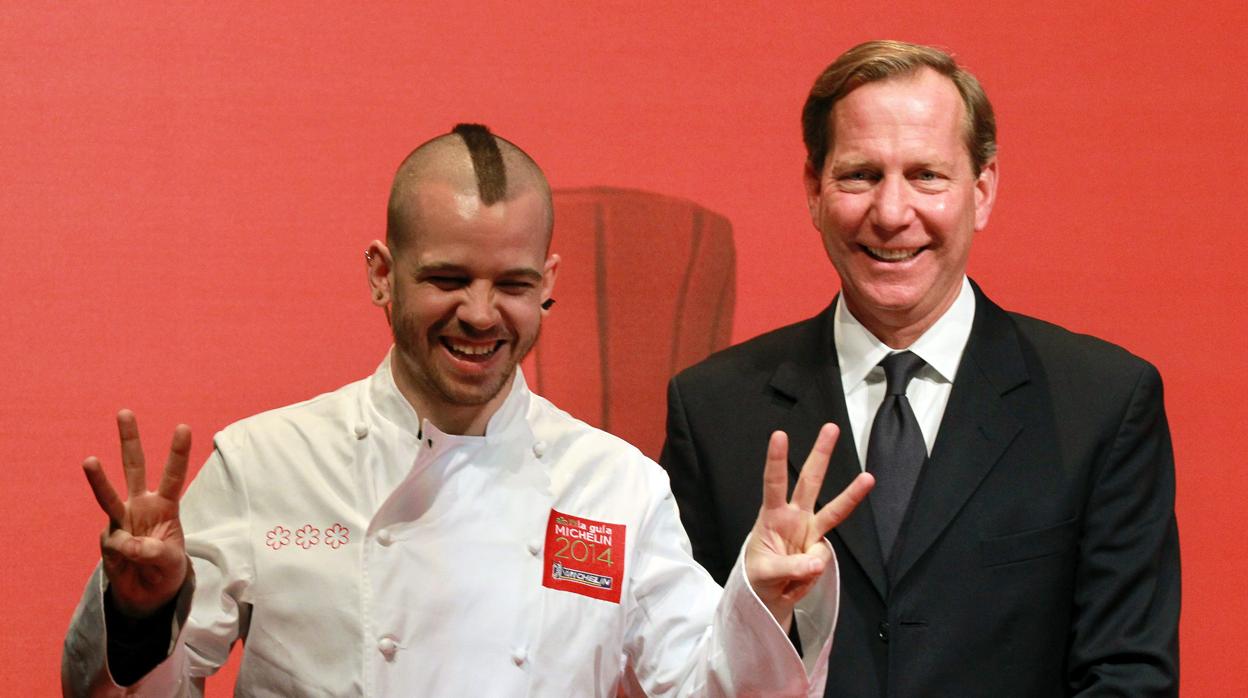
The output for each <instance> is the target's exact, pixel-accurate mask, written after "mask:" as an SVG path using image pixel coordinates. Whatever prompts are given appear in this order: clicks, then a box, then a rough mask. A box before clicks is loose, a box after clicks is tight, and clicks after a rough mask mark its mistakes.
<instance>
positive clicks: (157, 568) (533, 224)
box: [62, 124, 872, 696]
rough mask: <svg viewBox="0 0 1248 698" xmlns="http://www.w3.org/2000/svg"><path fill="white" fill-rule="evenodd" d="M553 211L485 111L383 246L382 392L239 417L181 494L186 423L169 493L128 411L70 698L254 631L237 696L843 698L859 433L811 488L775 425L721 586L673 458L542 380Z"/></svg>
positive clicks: (69, 659) (70, 660)
mask: <svg viewBox="0 0 1248 698" xmlns="http://www.w3.org/2000/svg"><path fill="white" fill-rule="evenodd" d="M552 215H553V214H552V207H551V199H550V188H549V185H548V184H547V182H546V179H545V177H544V176H543V175H542V172H541V170H540V169H539V168H538V167H537V165H536V164H535V163H534V162H533V161H532V159H530V158H529V157H528V156H527V155H526V154H525V153H524V152H523V151H521V150H520V149H519V148H517V147H516V146H514V145H513V144H511V143H509V142H507V141H505V140H503V139H501V138H498V137H496V136H494V135H493V134H491V133H490V132H489V131H488V130H487V129H486V128H485V127H483V126H479V125H472V124H461V125H460V126H457V127H456V128H455V129H454V131H453V132H452V133H450V134H446V135H444V136H440V137H438V138H435V139H433V140H431V141H429V142H428V143H426V144H424V145H422V146H420V147H419V148H417V149H416V150H415V151H413V153H412V154H411V155H409V156H408V158H407V159H406V160H404V162H403V164H402V165H401V166H400V167H399V170H398V173H397V174H396V175H395V178H394V185H393V188H392V191H391V195H390V203H389V210H388V218H387V232H386V242H385V243H384V244H383V243H382V242H381V241H373V242H372V243H371V244H370V245H369V247H368V251H367V252H366V253H365V258H366V262H367V269H368V283H369V287H370V290H371V293H372V302H373V303H374V304H375V305H377V306H379V307H381V308H383V309H384V310H385V312H386V317H387V319H388V321H389V323H390V326H391V328H392V331H393V335H394V347H393V348H392V349H391V351H390V352H389V353H388V355H387V356H386V358H385V359H384V360H383V361H382V363H381V366H380V367H379V368H378V369H377V371H376V372H375V373H374V374H373V375H372V376H371V377H369V378H366V379H364V380H362V381H359V382H357V383H353V384H350V385H348V386H346V387H344V388H341V389H339V390H337V391H335V392H332V393H328V394H326V395H322V396H320V397H316V398H313V399H312V400H309V401H307V402H303V403H300V404H297V405H292V406H289V407H285V408H281V409H278V410H274V411H271V412H267V413H264V414H261V415H257V416H255V417H251V418H249V419H246V420H243V421H241V422H239V423H237V424H234V425H232V426H230V427H227V428H226V429H225V430H223V431H222V432H221V433H220V434H218V435H217V437H216V439H215V442H214V446H215V449H214V451H213V453H212V455H211V457H210V458H209V460H208V462H207V463H206V464H205V466H204V467H203V469H202V471H201V472H200V473H199V475H198V477H197V478H196V479H195V482H194V483H192V485H191V486H190V488H189V490H188V491H187V493H186V497H185V498H183V499H181V500H180V496H179V495H180V491H181V489H182V481H183V479H184V477H185V473H186V462H187V454H188V452H189V449H190V430H189V428H187V427H186V426H179V427H178V428H177V429H176V430H175V432H174V436H173V444H172V447H171V449H170V455H169V459H168V462H167V464H166V466H165V470H164V475H163V477H162V479H161V482H160V484H159V486H158V488H157V489H156V490H155V491H148V490H147V486H146V482H145V465H144V457H143V451H142V448H141V446H140V444H139V436H138V428H137V425H136V422H135V418H134V415H133V414H131V413H130V412H128V411H124V410H123V411H122V412H121V413H120V414H119V415H118V419H117V422H118V428H119V432H120V438H121V447H122V462H123V466H124V470H125V479H126V484H127V489H128V499H127V500H126V501H123V500H122V499H121V497H120V496H119V495H118V494H117V493H116V492H115V491H114V489H113V487H112V485H111V484H110V483H109V481H108V479H107V477H106V476H105V475H104V474H103V472H102V468H101V465H100V462H99V461H98V460H97V459H95V458H94V457H92V458H88V459H87V460H86V462H85V463H84V466H83V467H84V470H85V472H86V475H87V479H88V481H89V482H90V485H91V488H92V490H93V492H94V494H95V497H96V499H97V501H98V502H99V505H100V507H101V508H102V509H103V510H104V512H105V513H106V514H107V515H108V518H109V525H108V528H107V530H106V531H105V532H104V533H103V534H102V536H101V551H102V563H101V565H100V569H98V570H97V571H96V573H95V575H94V576H93V578H92V579H91V581H90V583H89V584H88V586H87V589H86V592H85V593H84V595H83V599H82V602H81V603H80V605H79V608H78V610H77V612H76V614H75V618H74V623H73V626H72V627H71V629H70V632H69V636H68V637H67V639H66V643H65V655H64V660H63V663H62V679H63V686H64V689H65V692H66V693H67V694H71V695H88V694H89V695H122V694H125V695H132V694H141V695H160V696H165V695H178V694H200V693H202V690H203V682H204V677H206V676H207V675H209V674H211V673H213V672H214V671H216V669H217V668H218V667H219V666H220V665H221V664H222V663H224V662H225V660H226V658H227V656H228V654H229V650H230V647H231V646H232V645H233V643H234V642H235V641H236V640H239V639H245V645H244V654H243V661H242V668H241V670H240V674H239V679H238V686H237V688H236V692H237V693H238V694H240V695H282V696H295V695H332V696H344V695H405V696H407V695H419V696H461V695H504V696H509V695H516V696H547V695H572V696H582V695H585V696H588V695H598V696H609V695H614V694H616V693H617V692H618V691H620V690H621V689H623V688H640V689H642V690H644V691H646V692H647V693H649V694H652V695H699V696H701V695H768V696H781V695H811V694H821V693H822V689H823V683H824V675H825V673H826V664H827V655H828V651H829V646H830V644H829V638H830V637H831V631H832V626H833V624H834V621H835V617H836V603H837V598H836V594H837V570H836V564H835V560H834V558H833V556H832V552H831V548H830V547H829V546H828V545H827V544H826V543H825V542H824V541H823V540H822V537H823V534H824V533H826V532H827V531H828V530H829V529H831V528H832V527H833V526H835V525H836V524H837V523H839V522H840V521H841V520H843V519H844V518H845V517H846V516H847V515H848V514H849V512H850V511H852V510H853V508H854V506H856V505H857V504H858V502H860V501H861V500H862V498H863V497H864V496H865V494H866V492H867V491H868V490H869V489H870V486H871V482H872V478H871V476H869V475H865V474H864V475H862V476H861V477H860V478H859V479H858V480H856V481H854V482H853V483H852V484H851V485H850V486H849V487H848V488H847V489H846V490H845V492H844V493H842V494H841V495H840V496H839V497H838V498H836V499H835V500H834V501H832V502H831V503H829V504H828V505H827V506H825V507H823V508H821V509H819V510H818V511H815V510H814V507H813V503H814V498H815V496H816V493H818V491H819V490H820V486H821V483H822V479H823V472H824V469H825V468H826V466H827V459H828V456H829V454H830V453H831V450H832V445H833V442H834V440H835V436H836V433H835V429H834V428H831V427H829V428H828V429H825V430H824V432H823V433H822V435H821V436H820V438H819V439H818V440H817V441H816V442H815V445H814V448H813V449H812V451H811V453H810V457H809V458H808V459H807V461H806V467H805V468H803V470H802V473H801V476H800V477H799V478H798V481H797V483H796V485H795V488H794V490H793V495H792V499H791V500H789V499H788V498H787V496H786V489H787V474H786V472H785V467H786V466H785V462H786V457H787V445H786V441H785V439H784V437H783V435H782V434H776V435H773V436H772V439H771V444H770V446H769V449H768V452H767V457H766V464H765V470H766V472H767V476H766V478H765V483H764V487H763V505H762V507H761V509H760V511H759V515H758V519H757V522H756V525H755V529H754V533H753V535H751V536H750V539H749V541H748V542H747V543H746V544H745V545H744V546H743V548H742V551H741V554H740V555H739V556H738V561H737V565H736V569H735V571H734V572H733V573H732V574H731V575H730V577H729V579H728V581H727V584H726V588H725V589H723V590H721V589H720V588H719V587H718V586H717V585H716V584H715V583H714V582H713V581H712V580H711V578H710V576H709V575H708V574H707V573H706V572H705V571H704V570H702V568H701V567H699V566H698V565H697V564H696V563H695V562H694V561H693V559H692V557H691V555H690V548H689V542H688V538H687V537H686V535H685V532H684V530H683V529H682V528H681V526H680V522H679V519H678V516H677V512H676V507H675V504H674V500H673V498H672V495H671V491H670V489H669V487H668V482H667V478H666V476H665V475H664V473H663V471H662V470H661V469H660V468H659V467H658V466H657V465H656V464H654V463H653V462H652V461H649V460H648V459H646V458H645V457H644V456H643V455H642V454H641V453H640V452H638V451H637V450H636V449H635V448H633V447H631V446H629V445H627V444H625V443H624V442H622V441H621V440H619V439H617V438H615V437H612V436H610V435H609V434H606V433H604V432H601V431H598V430H596V429H593V428H592V427H589V426H588V425H586V424H584V423H582V422H579V421H577V420H575V419H573V418H572V417H570V416H569V415H567V414H566V413H564V412H561V411H559V410H558V409H556V408H555V407H554V406H553V405H551V404H550V403H549V402H547V401H546V400H544V399H543V398H541V397H539V396H537V395H535V394H533V393H532V392H530V391H529V389H528V387H527V385H526V384H525V381H524V377H523V375H522V373H521V372H520V371H519V369H518V366H519V363H520V360H521V359H522V358H523V357H524V355H525V354H526V353H527V352H528V350H529V349H530V348H531V347H532V346H533V343H534V342H535V341H536V340H537V336H538V332H539V329H540V326H541V321H542V317H543V315H544V314H545V313H546V312H548V310H549V307H550V303H551V302H552V301H551V292H552V289H553V288H554V283H555V276H556V272H557V270H558V267H559V257H558V255H554V254H550V253H549V246H550V236H551V230H552V227H553V220H552ZM183 531H185V536H184V533H183ZM799 600H801V601H802V609H800V610H795V606H796V604H797V603H798V601H799ZM793 625H796V626H797V627H796V629H795V630H796V631H797V632H798V634H799V635H800V636H801V640H802V645H803V647H805V648H806V650H807V651H806V654H805V656H804V657H802V656H799V654H798V653H797V652H796V651H795V650H794V648H793V645H792V643H791V642H790V641H789V639H788V637H787V636H786V632H787V631H789V630H790V629H792V626H793Z"/></svg>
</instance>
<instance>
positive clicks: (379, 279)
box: [364, 240, 394, 308]
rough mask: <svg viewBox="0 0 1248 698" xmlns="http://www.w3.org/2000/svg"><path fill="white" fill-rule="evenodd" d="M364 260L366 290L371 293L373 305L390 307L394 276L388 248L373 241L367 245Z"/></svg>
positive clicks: (378, 241) (392, 259)
mask: <svg viewBox="0 0 1248 698" xmlns="http://www.w3.org/2000/svg"><path fill="white" fill-rule="evenodd" d="M364 260H365V262H366V263H367V264H368V288H369V290H370V291H371V292H372V301H373V305H375V306H378V307H381V308H384V307H386V306H388V305H390V298H391V281H392V278H393V274H394V258H393V257H391V256H390V248H388V247H386V246H385V245H384V244H382V242H381V241H380V240H373V241H372V242H370V243H368V251H366V252H365V253H364Z"/></svg>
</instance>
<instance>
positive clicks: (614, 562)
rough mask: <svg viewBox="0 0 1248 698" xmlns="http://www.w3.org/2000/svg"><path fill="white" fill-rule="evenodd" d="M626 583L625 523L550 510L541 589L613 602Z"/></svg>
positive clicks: (617, 599)
mask: <svg viewBox="0 0 1248 698" xmlns="http://www.w3.org/2000/svg"><path fill="white" fill-rule="evenodd" d="M623 581H624V524H614V523H605V522H602V521H591V520H590V519H585V518H581V517H579V516H571V515H568V514H563V513H560V512H557V511H555V510H554V509H551V510H550V519H549V522H548V523H547V524H546V559H545V564H544V565H543V572H542V586H544V587H549V588H551V589H558V590H559V591H570V592H572V593H574V594H581V595H583V596H588V597H591V598H595V599H602V600H603V601H610V602H611V603H619V602H620V585H621V584H622V583H623Z"/></svg>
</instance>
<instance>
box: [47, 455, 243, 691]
mask: <svg viewBox="0 0 1248 698" xmlns="http://www.w3.org/2000/svg"><path fill="white" fill-rule="evenodd" d="M180 508H181V512H180V515H181V518H182V524H183V528H184V529H185V530H186V531H187V532H188V533H187V536H186V551H187V555H188V556H189V557H190V559H191V577H190V579H189V580H188V583H187V584H186V585H184V586H183V590H182V592H181V593H180V594H179V597H178V602H177V607H176V609H175V612H174V626H173V628H172V633H171V635H172V641H171V642H170V646H169V650H168V656H167V657H166V658H165V659H164V661H162V662H160V663H159V664H157V665H156V666H155V668H153V669H151V671H149V672H148V673H147V674H146V675H145V676H143V677H142V678H141V679H139V680H138V681H137V682H135V683H134V684H132V685H130V686H126V687H121V686H119V685H118V684H117V683H116V681H115V680H114V677H113V674H112V672H111V671H110V667H109V666H108V651H107V643H108V634H107V627H106V624H105V612H104V601H103V599H104V592H105V589H106V585H107V580H106V578H105V576H104V574H103V572H102V570H101V569H100V568H99V567H98V566H97V568H96V571H95V573H94V574H93V575H92V577H91V580H90V582H88V584H87V588H86V590H85V591H84V593H83V596H82V600H81V601H80V602H79V604H78V608H77V610H76V611H75V612H74V618H73V621H71V624H70V628H69V633H68V634H67V635H66V638H65V647H64V652H63V654H62V658H61V687H62V691H63V693H64V694H65V695H67V696H86V695H90V696H114V695H115V696H122V695H126V696H131V695H133V696H186V695H196V696H197V695H202V693H203V681H204V677H205V676H207V675H209V674H212V673H214V672H216V670H217V669H218V668H219V667H220V666H221V665H222V664H224V663H225V660H226V659H227V658H228V657H229V652H230V648H231V646H232V645H233V643H234V641H235V640H236V639H238V636H239V627H240V617H241V616H244V615H245V614H246V607H245V605H244V604H242V603H241V602H240V601H239V595H240V593H241V590H243V589H245V588H246V587H247V585H248V581H249V579H250V577H251V570H252V564H251V555H250V550H249V548H248V547H247V543H246V535H245V533H246V530H247V521H248V518H247V515H246V510H247V505H246V496H245V493H244V491H243V486H242V483H241V481H240V478H239V477H237V473H236V472H235V471H233V470H231V469H230V468H228V467H227V466H226V463H225V459H224V458H223V456H222V454H221V452H220V451H219V450H218V451H214V452H213V454H212V456H211V457H209V459H208V462H207V463H205V465H204V467H203V468H202V469H201V471H200V473H199V475H198V476H197V477H196V478H195V480H194V482H192V483H191V486H190V488H188V490H187V493H186V495H185V496H184V497H183V499H182V502H181V506H180Z"/></svg>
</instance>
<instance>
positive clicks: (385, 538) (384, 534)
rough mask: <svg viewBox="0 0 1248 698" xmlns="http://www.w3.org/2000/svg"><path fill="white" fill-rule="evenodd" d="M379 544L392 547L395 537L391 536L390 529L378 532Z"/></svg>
mask: <svg viewBox="0 0 1248 698" xmlns="http://www.w3.org/2000/svg"><path fill="white" fill-rule="evenodd" d="M377 542H378V543H381V544H382V545H390V544H391V543H393V542H394V536H392V535H390V529H388V528H383V529H381V530H380V531H378V532H377Z"/></svg>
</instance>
